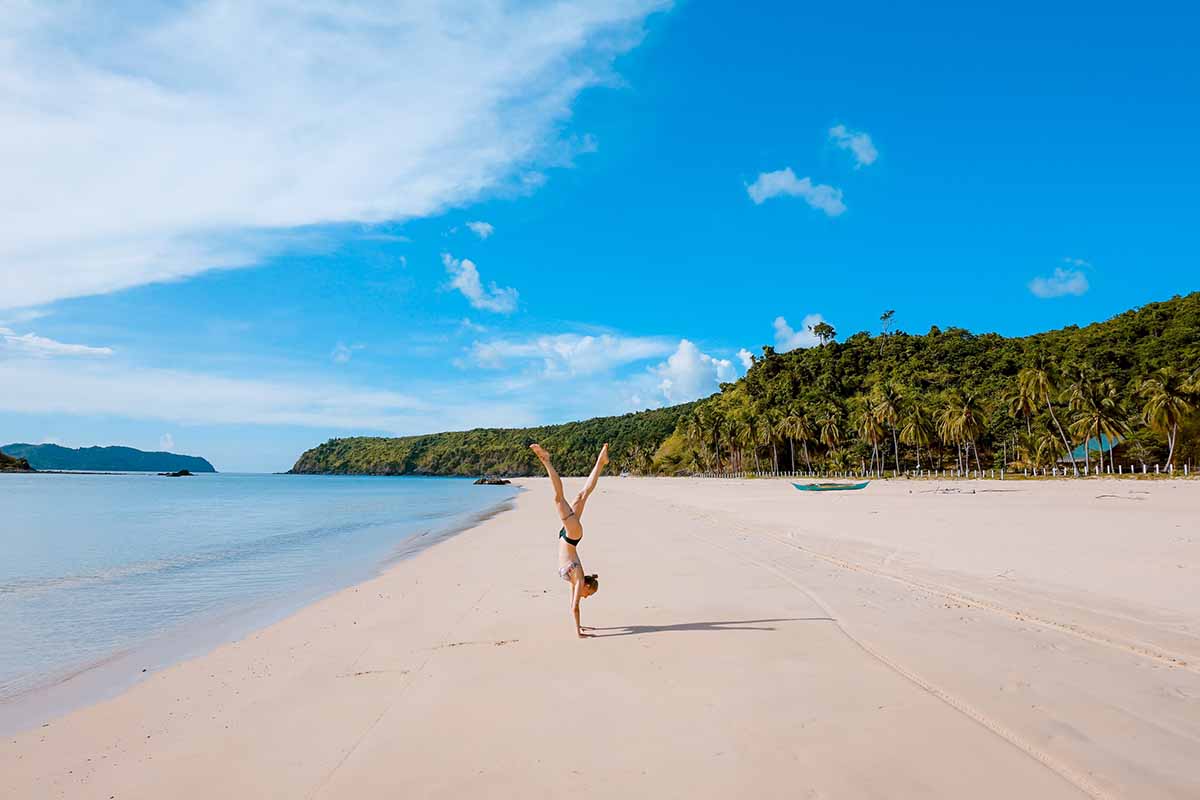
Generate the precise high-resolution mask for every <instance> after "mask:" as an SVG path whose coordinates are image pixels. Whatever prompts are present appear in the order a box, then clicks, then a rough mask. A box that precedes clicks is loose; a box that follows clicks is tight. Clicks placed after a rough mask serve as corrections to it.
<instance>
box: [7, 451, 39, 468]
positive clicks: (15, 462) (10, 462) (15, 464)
mask: <svg viewBox="0 0 1200 800" xmlns="http://www.w3.org/2000/svg"><path fill="white" fill-rule="evenodd" d="M0 472H36V470H35V469H34V468H33V467H31V466H29V462H28V461H26V460H25V459H23V458H13V457H12V456H7V455H5V454H4V453H2V452H0Z"/></svg>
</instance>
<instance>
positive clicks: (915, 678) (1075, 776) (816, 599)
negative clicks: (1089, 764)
mask: <svg viewBox="0 0 1200 800" xmlns="http://www.w3.org/2000/svg"><path fill="white" fill-rule="evenodd" d="M707 519H708V521H710V522H711V521H715V520H713V519H712V518H711V517H708V518H707ZM738 532H739V533H742V534H743V535H745V534H746V533H747V532H746V531H745V530H744V529H739V531H738ZM689 535H690V536H692V538H694V539H699V540H700V541H702V542H704V543H705V544H708V545H710V546H712V547H716V548H717V549H719V550H724V551H725V552H726V553H729V554H730V555H732V556H734V557H735V558H737V559H739V560H741V561H742V562H743V563H745V564H750V565H754V566H757V567H759V568H761V569H765V570H767V571H768V572H771V573H773V574H775V575H776V576H777V577H778V578H780V579H781V580H783V581H784V582H786V583H787V584H788V585H790V586H792V588H794V589H796V590H798V591H799V592H801V593H802V594H803V595H804V596H805V597H807V598H808V599H809V600H811V601H812V602H813V603H814V604H815V605H816V606H817V608H819V609H821V611H822V612H824V614H825V615H826V616H828V617H831V618H832V619H833V620H834V623H833V624H834V625H836V626H837V628H838V630H839V631H840V632H841V633H842V635H843V636H845V637H846V638H847V639H848V640H849V641H850V642H851V643H852V644H854V645H855V646H856V647H857V648H858V649H859V650H861V651H862V652H864V653H866V654H867V656H869V657H870V658H872V659H874V660H875V661H877V662H879V663H880V664H882V665H883V666H884V667H886V668H887V669H889V670H891V671H892V672H894V673H895V674H897V675H899V676H900V677H901V678H904V679H905V680H907V681H908V682H909V683H912V684H913V685H915V686H917V687H918V688H920V689H922V690H923V691H925V692H927V693H929V694H931V695H933V696H934V697H936V698H937V699H938V700H940V701H942V702H943V703H945V704H946V705H948V706H950V707H951V708H952V709H954V710H955V711H957V712H959V713H960V714H962V715H963V716H965V717H967V718H968V719H970V720H971V721H973V722H975V723H976V724H977V725H980V726H982V727H983V728H984V729H985V730H987V731H989V732H990V733H992V734H993V735H995V736H997V737H999V738H1000V739H1003V740H1004V741H1005V742H1007V743H1008V744H1009V745H1011V746H1013V747H1015V748H1017V749H1018V750H1020V751H1021V752H1022V753H1024V754H1025V755H1026V756H1028V757H1030V758H1032V759H1034V760H1035V761H1037V762H1038V763H1040V764H1041V765H1042V766H1044V767H1045V768H1046V769H1048V770H1050V771H1051V772H1053V773H1054V774H1055V775H1057V776H1058V777H1060V778H1062V779H1063V780H1064V781H1066V782H1067V783H1069V784H1071V785H1072V786H1074V787H1075V788H1076V789H1078V790H1079V791H1081V792H1083V793H1084V794H1085V795H1087V796H1088V797H1090V798H1092V800H1111V798H1112V797H1113V796H1112V795H1111V794H1109V793H1108V792H1106V791H1105V790H1104V789H1102V788H1100V787H1099V786H1097V785H1096V784H1094V783H1093V782H1092V781H1091V779H1090V778H1089V777H1088V776H1087V775H1085V774H1084V773H1082V772H1080V771H1079V770H1077V769H1075V768H1073V767H1071V766H1069V765H1067V764H1064V763H1063V762H1062V761H1059V760H1058V759H1057V758H1055V757H1054V756H1052V755H1050V754H1049V753H1047V752H1045V751H1043V750H1041V749H1039V748H1038V747H1037V746H1035V745H1034V744H1032V743H1031V742H1029V741H1027V740H1026V739H1024V738H1022V737H1021V736H1019V735H1018V734H1016V733H1015V732H1013V731H1012V730H1010V729H1009V728H1006V727H1005V726H1004V725H1002V724H1001V723H1000V722H999V721H997V720H994V719H992V718H991V717H989V716H987V715H985V714H983V713H982V712H980V711H978V710H976V709H975V708H973V707H972V706H971V705H969V704H968V703H967V702H965V701H964V700H961V699H959V698H957V697H955V696H954V695H952V694H950V693H949V692H947V691H946V690H945V689H942V688H941V687H939V686H937V685H936V684H933V683H931V682H929V681H927V680H925V679H924V678H922V677H921V676H920V675H918V674H917V673H915V672H913V671H912V670H910V669H908V668H907V667H905V666H904V665H903V664H900V663H899V662H897V661H895V660H893V659H891V658H889V657H888V656H886V655H884V654H883V653H881V652H879V651H878V650H876V649H875V648H874V647H872V646H871V645H869V644H868V643H867V642H866V641H865V640H864V639H862V638H861V637H859V636H858V635H856V634H855V633H854V632H853V631H851V630H850V629H849V628H848V627H847V626H846V624H845V623H844V622H842V619H841V618H840V617H839V616H838V615H837V614H836V613H835V612H834V610H833V609H832V608H831V607H830V606H829V604H828V603H826V602H825V601H824V600H823V599H822V598H821V597H820V596H818V595H817V594H816V593H815V592H813V591H812V590H811V589H809V588H808V587H807V586H805V585H804V584H802V583H800V582H799V581H797V580H796V579H795V578H793V577H792V576H791V575H789V574H788V573H787V572H785V571H784V570H783V569H782V568H781V567H780V566H779V565H778V564H775V563H773V562H771V563H768V562H764V561H760V560H758V559H756V558H754V557H753V556H750V555H747V554H745V553H740V552H738V551H736V550H733V549H732V548H730V547H726V546H725V545H721V544H718V543H717V542H714V541H712V540H710V539H706V538H704V537H702V536H699V535H697V534H695V533H690V532H689ZM770 538H772V539H776V537H774V536H771V537H770ZM776 541H778V540H777V539H776Z"/></svg>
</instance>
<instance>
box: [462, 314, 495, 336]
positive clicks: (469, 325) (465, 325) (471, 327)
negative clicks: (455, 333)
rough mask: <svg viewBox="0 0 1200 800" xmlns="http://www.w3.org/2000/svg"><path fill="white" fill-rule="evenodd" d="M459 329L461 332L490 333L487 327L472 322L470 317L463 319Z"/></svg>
mask: <svg viewBox="0 0 1200 800" xmlns="http://www.w3.org/2000/svg"><path fill="white" fill-rule="evenodd" d="M458 328H459V330H460V331H469V332H471V333H487V331H488V328H487V326H486V325H480V324H479V323H477V322H472V321H471V318H470V317H463V318H462V321H461V322H459V323H458Z"/></svg>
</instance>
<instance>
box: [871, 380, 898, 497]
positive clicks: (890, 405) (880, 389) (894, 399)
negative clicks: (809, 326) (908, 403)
mask: <svg viewBox="0 0 1200 800" xmlns="http://www.w3.org/2000/svg"><path fill="white" fill-rule="evenodd" d="M874 395H875V403H874V406H875V414H876V416H877V417H878V418H879V421H880V422H882V423H883V424H884V425H886V426H887V427H888V430H890V431H891V432H892V452H893V453H894V454H895V456H896V474H897V475H899V474H900V441H899V438H898V436H897V430H896V429H897V428H898V427H899V426H900V413H901V408H902V406H903V405H904V397H903V395H901V394H900V392H899V391H897V389H896V387H895V385H894V384H891V383H884V384H881V385H879V386H876V387H875V392H874Z"/></svg>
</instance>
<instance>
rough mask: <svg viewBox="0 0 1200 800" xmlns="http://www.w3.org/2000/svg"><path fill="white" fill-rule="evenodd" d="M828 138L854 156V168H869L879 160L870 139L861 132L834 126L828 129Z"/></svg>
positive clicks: (877, 152)
mask: <svg viewBox="0 0 1200 800" xmlns="http://www.w3.org/2000/svg"><path fill="white" fill-rule="evenodd" d="M829 138H830V139H832V140H833V141H834V143H835V144H837V146H838V147H840V148H841V149H843V150H849V151H850V152H851V153H853V154H854V168H855V169H859V168H861V167H865V166H869V165H870V164H874V163H875V159H877V158H879V151H878V150H876V149H875V144H874V143H873V142H872V141H871V137H870V136H869V135H868V134H866V133H863V132H862V131H852V130H849V129H848V128H847V127H846V126H845V125H834V126H833V127H832V128H830V129H829Z"/></svg>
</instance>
